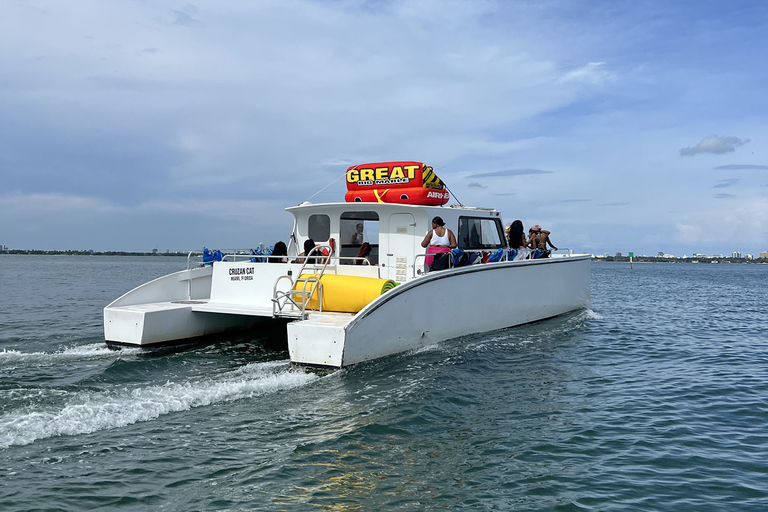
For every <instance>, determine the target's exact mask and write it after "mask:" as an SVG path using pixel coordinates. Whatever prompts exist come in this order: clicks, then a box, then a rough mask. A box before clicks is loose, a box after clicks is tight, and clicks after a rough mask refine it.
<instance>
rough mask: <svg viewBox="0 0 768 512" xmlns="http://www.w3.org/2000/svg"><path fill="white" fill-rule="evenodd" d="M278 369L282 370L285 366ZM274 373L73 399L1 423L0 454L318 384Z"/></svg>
mask: <svg viewBox="0 0 768 512" xmlns="http://www.w3.org/2000/svg"><path fill="white" fill-rule="evenodd" d="M279 366H280V367H285V363H284V362H283V363H281V364H280V365H279ZM278 368H279V367H278V365H275V364H272V363H262V364H249V365H246V366H245V367H242V368H239V369H238V370H235V371H233V372H230V373H228V374H225V375H224V376H222V377H220V378H219V379H218V380H208V381H206V380H203V381H197V382H182V383H174V382H167V383H166V384H163V385H159V386H149V387H146V388H138V389H134V390H127V389H123V390H120V391H115V392H95V393H94V392H89V393H78V394H76V395H75V396H74V397H73V398H72V399H71V403H70V404H68V405H66V406H64V407H63V408H61V409H59V410H50V411H39V412H37V411H36V412H31V413H23V414H19V413H18V412H17V413H15V414H13V413H11V414H8V415H5V416H2V417H0V449H1V448H8V447H9V446H12V445H25V444H29V443H32V442H34V441H36V440H38V439H45V438H49V437H53V436H58V435H78V434H89V433H92V432H96V431H99V430H105V429H110V428H118V427H124V426H126V425H131V424H133V423H137V422H141V421H151V420H154V419H157V418H159V417H160V416H163V415H165V414H170V413H172V412H178V411H186V410H189V409H192V408H194V407H203V406H206V405H211V404H215V403H220V402H231V401H233V400H239V399H242V398H250V397H254V396H260V395H265V394H270V393H275V392H277V391H280V390H284V389H291V388H295V387H298V386H302V385H304V384H306V383H308V382H311V381H313V380H315V379H317V378H318V377H317V376H316V375H314V374H311V373H305V372H297V371H291V370H290V369H278ZM276 369H277V371H276Z"/></svg>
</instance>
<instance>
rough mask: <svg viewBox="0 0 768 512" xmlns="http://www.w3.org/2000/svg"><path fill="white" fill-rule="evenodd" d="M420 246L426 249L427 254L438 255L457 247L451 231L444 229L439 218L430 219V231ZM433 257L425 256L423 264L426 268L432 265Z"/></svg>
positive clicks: (443, 223) (443, 224)
mask: <svg viewBox="0 0 768 512" xmlns="http://www.w3.org/2000/svg"><path fill="white" fill-rule="evenodd" d="M421 246H422V247H426V249H427V254H430V255H432V254H440V253H444V252H451V249H453V248H455V247H456V246H457V244H456V236H455V235H454V234H453V231H451V230H450V229H448V228H446V227H445V222H443V219H442V218H440V217H435V218H434V219H432V229H431V230H430V231H429V233H427V235H426V236H425V237H424V240H422V241H421ZM433 259H434V256H427V257H426V260H425V263H426V264H427V266H431V265H432V261H433Z"/></svg>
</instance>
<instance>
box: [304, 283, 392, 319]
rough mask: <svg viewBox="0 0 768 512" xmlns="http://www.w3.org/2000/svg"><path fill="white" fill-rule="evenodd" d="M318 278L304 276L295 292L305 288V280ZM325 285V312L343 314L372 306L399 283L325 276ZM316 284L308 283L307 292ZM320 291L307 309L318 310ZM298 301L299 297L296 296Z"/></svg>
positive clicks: (308, 304) (315, 294)
mask: <svg viewBox="0 0 768 512" xmlns="http://www.w3.org/2000/svg"><path fill="white" fill-rule="evenodd" d="M311 277H317V276H315V275H312V274H302V275H301V277H299V279H298V280H297V283H296V284H295V285H294V287H293V289H294V291H301V290H302V289H303V288H304V282H303V281H302V280H303V279H308V278H311ZM320 282H321V283H322V285H323V308H322V309H323V311H338V312H341V313H357V312H358V311H360V310H361V309H363V308H364V307H365V306H367V305H368V304H370V303H371V302H372V301H373V300H374V299H375V298H376V297H378V296H379V295H382V294H383V293H384V292H386V291H389V290H391V289H392V288H394V287H395V286H397V283H396V282H395V281H392V280H391V279H376V278H373V277H358V276H338V275H332V274H324V275H323V277H321V278H320ZM313 286H315V284H314V283H312V282H311V281H310V282H307V283H306V290H307V291H310V290H311V289H312V287H313ZM318 296H319V290H318V291H316V292H315V293H314V294H313V295H312V299H310V301H309V302H308V303H307V309H314V310H318V309H320V307H319V306H318ZM294 300H296V301H298V300H299V296H298V295H294Z"/></svg>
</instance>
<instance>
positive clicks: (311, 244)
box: [294, 238, 317, 263]
mask: <svg viewBox="0 0 768 512" xmlns="http://www.w3.org/2000/svg"><path fill="white" fill-rule="evenodd" d="M314 248H315V241H314V240H312V239H311V238H307V239H306V240H305V241H304V252H303V253H301V254H299V257H298V258H296V260H295V261H294V263H304V260H306V257H305V256H307V255H309V253H310V251H312V249H314ZM315 252H316V253H317V251H315ZM312 259H313V260H314V259H316V258H315V257H314V256H313V257H312ZM309 263H314V262H312V261H310V262H309Z"/></svg>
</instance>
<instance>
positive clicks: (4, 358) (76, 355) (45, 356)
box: [0, 343, 141, 364]
mask: <svg viewBox="0 0 768 512" xmlns="http://www.w3.org/2000/svg"><path fill="white" fill-rule="evenodd" d="M140 353H141V349H140V348H124V349H121V350H112V349H109V348H107V347H106V345H104V344H103V343H92V344H90V345H79V346H76V347H69V348H65V349H64V350H60V351H57V352H21V351H18V350H7V349H3V350H2V351H0V364H4V363H16V362H20V361H22V362H35V363H38V364H44V363H55V362H59V361H62V360H75V359H99V358H115V359H116V358H119V357H121V356H125V355H134V354H140Z"/></svg>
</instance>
